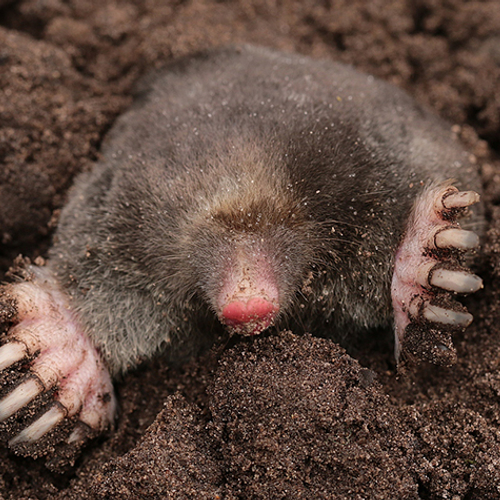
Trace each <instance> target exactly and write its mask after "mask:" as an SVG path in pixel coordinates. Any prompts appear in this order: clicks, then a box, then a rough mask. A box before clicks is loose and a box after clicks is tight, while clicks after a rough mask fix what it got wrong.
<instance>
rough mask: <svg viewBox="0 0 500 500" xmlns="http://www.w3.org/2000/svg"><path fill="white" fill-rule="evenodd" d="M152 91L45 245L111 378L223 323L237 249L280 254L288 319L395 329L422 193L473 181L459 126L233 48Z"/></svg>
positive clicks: (365, 80) (349, 74) (379, 90)
mask: <svg viewBox="0 0 500 500" xmlns="http://www.w3.org/2000/svg"><path fill="white" fill-rule="evenodd" d="M150 87H151V88H150V89H149V90H147V91H144V93H143V96H142V97H141V98H140V99H139V100H138V102H137V103H136V105H135V106H134V107H133V108H132V109H131V110H129V111H128V112H127V113H126V114H124V115H123V116H122V117H121V118H120V119H119V120H118V121H117V123H116V125H115V127H114V129H113V130H112V132H111V133H110V136H109V138H108V140H107V143H106V145H105V148H104V159H103V160H102V161H101V162H100V163H99V164H98V165H96V167H95V169H94V171H93V172H91V173H89V174H84V175H82V176H81V177H80V178H79V179H78V181H77V184H76V187H75V188H74V190H73V192H72V196H71V199H70V202H69V203H68V205H67V206H66V208H65V209H64V211H63V213H62V216H61V220H60V225H59V230H58V232H57V236H56V243H55V246H54V247H53V249H52V251H51V255H50V257H51V258H50V265H51V266H52V269H53V270H54V271H55V273H56V274H57V275H58V276H59V278H60V280H61V283H62V284H63V285H64V286H65V287H66V288H67V289H68V290H69V292H70V294H71V295H72V297H73V300H74V303H75V305H76V307H77V309H78V310H79V311H80V312H81V319H82V321H84V323H85V324H86V327H87V328H88V331H89V335H91V337H92V338H93V339H94V341H95V342H96V344H97V345H98V347H99V349H100V350H101V352H102V354H103V356H104V357H105V359H106V360H107V362H108V364H109V366H110V368H111V370H112V371H113V372H115V373H116V372H118V371H121V370H124V369H127V368H128V367H130V366H133V365H135V364H136V363H137V362H138V361H139V360H141V359H143V358H144V357H148V356H151V355H152V354H153V353H154V352H156V351H157V350H158V349H161V348H164V347H166V346H168V345H171V344H173V345H175V344H179V343H181V344H182V343H184V344H186V345H188V346H189V345H190V342H191V343H192V342H197V340H192V339H196V338H201V337H202V336H203V335H207V336H210V334H211V332H213V331H214V329H215V330H217V329H218V328H222V327H221V325H219V323H218V321H217V319H216V316H215V313H214V310H215V308H216V297H217V293H218V290H219V289H220V286H221V281H222V277H223V276H224V275H225V273H228V272H230V270H231V268H232V266H233V267H234V266H236V265H239V264H238V262H236V260H237V258H238V257H237V255H236V253H237V252H236V249H238V252H243V253H244V254H245V255H247V256H249V259H250V261H251V260H252V257H251V256H252V255H255V254H256V253H259V254H263V255H265V256H266V258H267V261H268V262H269V263H270V265H271V267H272V269H273V272H274V279H275V280H276V283H277V285H278V288H279V290H280V310H281V313H280V317H279V320H278V325H277V326H278V327H281V326H291V325H296V328H301V329H303V330H313V333H314V332H316V333H320V334H322V335H325V334H327V333H328V332H331V333H332V334H335V333H337V334H341V335H344V334H346V333H349V332H354V331H357V330H361V329H366V328H371V327H377V326H383V325H390V323H391V300H390V283H391V276H392V267H393V259H394V255H395V252H396V249H397V246H398V243H399V242H400V240H401V237H402V235H403V233H404V231H405V225H406V222H407V220H408V219H409V214H410V212H411V209H412V206H413V203H414V200H415V198H416V197H417V196H418V194H419V193H420V192H421V191H422V189H423V188H424V186H428V185H430V184H432V183H438V182H442V181H444V180H446V179H449V178H454V179H456V180H457V181H459V182H458V183H457V185H458V186H460V182H462V183H464V184H465V185H466V186H467V188H475V187H477V178H476V177H475V173H474V169H473V168H472V167H471V165H470V164H469V163H468V161H467V155H466V154H465V152H464V151H463V150H462V149H461V147H460V146H459V145H458V144H457V143H456V142H454V140H453V139H452V137H451V135H452V134H451V130H450V126H449V125H448V124H446V123H443V122H441V121H440V120H439V119H437V118H435V117H434V116H433V115H431V114H429V113H428V112H427V111H424V110H423V109H422V108H421V107H419V106H418V105H416V104H415V103H414V102H413V101H412V100H411V99H410V98H409V97H408V96H407V95H406V94H405V93H404V92H402V91H400V90H398V89H396V88H395V87H393V86H391V85H388V84H386V83H383V82H381V81H379V80H377V79H375V78H373V77H371V76H368V75H364V74H361V73H358V72H356V71H355V70H353V69H352V68H350V67H347V66H344V65H341V64H336V63H333V62H330V61H314V60H312V59H308V58H305V57H301V56H298V55H288V54H283V53H279V52H273V51H271V50H267V49H261V48H255V47H248V46H244V47H236V48H226V49H220V50H215V51H212V52H208V53H206V54H201V55H199V56H197V57H193V58H189V59H187V60H183V61H180V62H179V63H177V64H174V65H173V66H172V67H170V68H168V70H166V71H165V72H164V74H162V75H161V76H160V77H158V78H157V79H156V80H155V81H154V82H153V83H152V84H151V85H150ZM190 339H191V340H190Z"/></svg>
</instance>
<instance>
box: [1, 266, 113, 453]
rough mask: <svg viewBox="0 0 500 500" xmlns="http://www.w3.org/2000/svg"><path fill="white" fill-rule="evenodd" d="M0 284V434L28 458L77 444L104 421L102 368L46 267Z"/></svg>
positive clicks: (109, 406)
mask: <svg viewBox="0 0 500 500" xmlns="http://www.w3.org/2000/svg"><path fill="white" fill-rule="evenodd" d="M25 274H27V275H28V276H27V280H26V281H23V282H19V283H15V284H11V285H6V286H4V287H2V288H0V326H2V324H3V329H4V335H3V338H2V345H1V347H0V436H1V437H2V439H3V440H5V441H7V442H8V444H9V447H11V448H13V449H14V450H16V451H17V452H19V453H22V454H25V455H30V456H33V457H36V456H39V455H45V454H47V453H50V450H51V449H54V445H57V446H59V447H60V446H61V445H63V446H64V447H65V448H66V449H68V450H69V449H70V448H71V449H74V448H75V447H76V448H78V447H79V446H80V445H81V444H82V443H83V442H84V441H86V439H87V438H88V437H91V436H92V435H95V434H98V433H100V432H102V431H103V430H104V429H106V428H107V427H109V426H110V425H111V424H112V423H113V420H114V416H115V407H116V405H115V396H114V394H113V385H112V382H111V378H110V376H109V373H108V371H107V369H106V367H105V366H104V363H103V361H102V359H101V357H100V355H99V353H98V352H97V350H96V348H95V347H94V346H93V344H92V342H91V341H90V339H89V337H88V336H87V334H86V332H85V331H84V330H83V328H82V326H81V324H80V322H79V321H78V317H77V315H76V313H75V312H74V311H73V310H72V308H71V307H70V304H69V298H68V296H67V295H66V293H65V292H64V291H63V290H62V289H61V288H60V287H59V286H58V284H57V282H56V280H55V279H54V277H53V276H52V274H51V273H50V272H49V271H48V270H47V269H46V268H42V267H37V266H30V267H29V268H28V270H27V272H26V273H25Z"/></svg>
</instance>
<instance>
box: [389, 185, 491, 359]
mask: <svg viewBox="0 0 500 500" xmlns="http://www.w3.org/2000/svg"><path fill="white" fill-rule="evenodd" d="M478 201H479V195H478V194H477V193H475V192H474V191H463V192H460V191H458V189H456V188H455V187H453V186H446V187H442V186H441V187H437V188H436V187H434V188H432V189H428V190H427V191H425V192H424V193H423V194H422V195H420V196H419V198H418V200H417V202H416V203H415V206H414V209H413V213H412V216H411V218H410V220H409V222H408V227H407V233H406V235H405V237H404V240H403V242H402V243H401V245H400V247H399V249H398V252H397V254H396V260H395V264H394V275H393V279H392V289H391V292H392V303H393V308H394V322H395V334H396V359H397V360H399V358H400V355H401V354H404V355H407V356H408V355H409V356H411V357H416V358H419V359H422V358H426V359H429V360H431V361H433V362H435V363H438V364H445V365H449V364H452V363H453V362H454V361H455V358H456V353H455V349H454V347H453V342H452V339H451V335H452V334H453V333H454V332H456V331H458V330H463V329H465V328H466V327H467V326H468V325H469V324H470V323H471V322H472V315H471V314H469V312H467V310H466V309H465V307H464V306H463V305H461V304H460V303H458V302H456V301H455V300H453V299H452V295H454V294H467V293H473V292H476V291H478V290H479V289H480V288H482V286H483V285H482V280H481V278H479V277H478V276H476V275H474V274H472V273H471V272H470V271H469V269H467V268H466V267H464V266H463V265H461V263H460V260H461V257H462V256H463V254H464V253H465V252H466V251H468V250H471V249H473V248H476V247H477V246H478V245H479V237H478V236H477V234H475V233H474V232H472V231H465V230H463V229H461V228H460V226H459V224H458V222H457V218H458V217H460V216H462V215H463V214H464V212H466V211H467V208H468V207H469V206H470V205H473V204H474V203H477V202H478Z"/></svg>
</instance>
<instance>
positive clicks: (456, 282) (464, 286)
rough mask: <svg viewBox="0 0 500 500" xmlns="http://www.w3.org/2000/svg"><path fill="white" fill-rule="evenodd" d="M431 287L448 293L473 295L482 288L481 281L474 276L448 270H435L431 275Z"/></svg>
mask: <svg viewBox="0 0 500 500" xmlns="http://www.w3.org/2000/svg"><path fill="white" fill-rule="evenodd" d="M431 285H434V286H437V287H439V288H443V289H444V290H448V291H450V292H457V293H474V292H477V291H478V290H479V289H481V288H482V287H483V280H482V279H481V278H480V277H479V276H476V275H475V274H470V273H467V272H464V271H451V270H449V269H436V270H435V271H434V272H433V273H432V278H431Z"/></svg>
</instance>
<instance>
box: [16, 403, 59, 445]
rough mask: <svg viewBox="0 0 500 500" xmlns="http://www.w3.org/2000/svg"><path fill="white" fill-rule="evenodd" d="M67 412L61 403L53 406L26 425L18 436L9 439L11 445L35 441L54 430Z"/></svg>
mask: <svg viewBox="0 0 500 500" xmlns="http://www.w3.org/2000/svg"><path fill="white" fill-rule="evenodd" d="M65 416H66V412H65V411H64V409H63V408H62V407H61V406H60V405H55V406H53V407H52V408H51V409H50V410H49V411H47V412H46V413H44V414H43V415H42V416H41V417H40V418H39V419H38V420H35V421H34V422H33V423H32V424H31V425H30V426H28V427H26V429H24V430H23V431H21V432H20V433H19V434H18V435H17V436H16V437H14V438H12V439H11V440H10V441H9V446H13V445H16V444H19V443H26V442H27V443H33V442H34V441H36V440H37V439H40V438H41V437H42V436H43V435H45V434H47V432H49V431H50V430H52V429H53V428H54V427H55V426H56V425H57V424H58V423H59V422H60V421H61V420H62V419H63V418H64V417H65Z"/></svg>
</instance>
